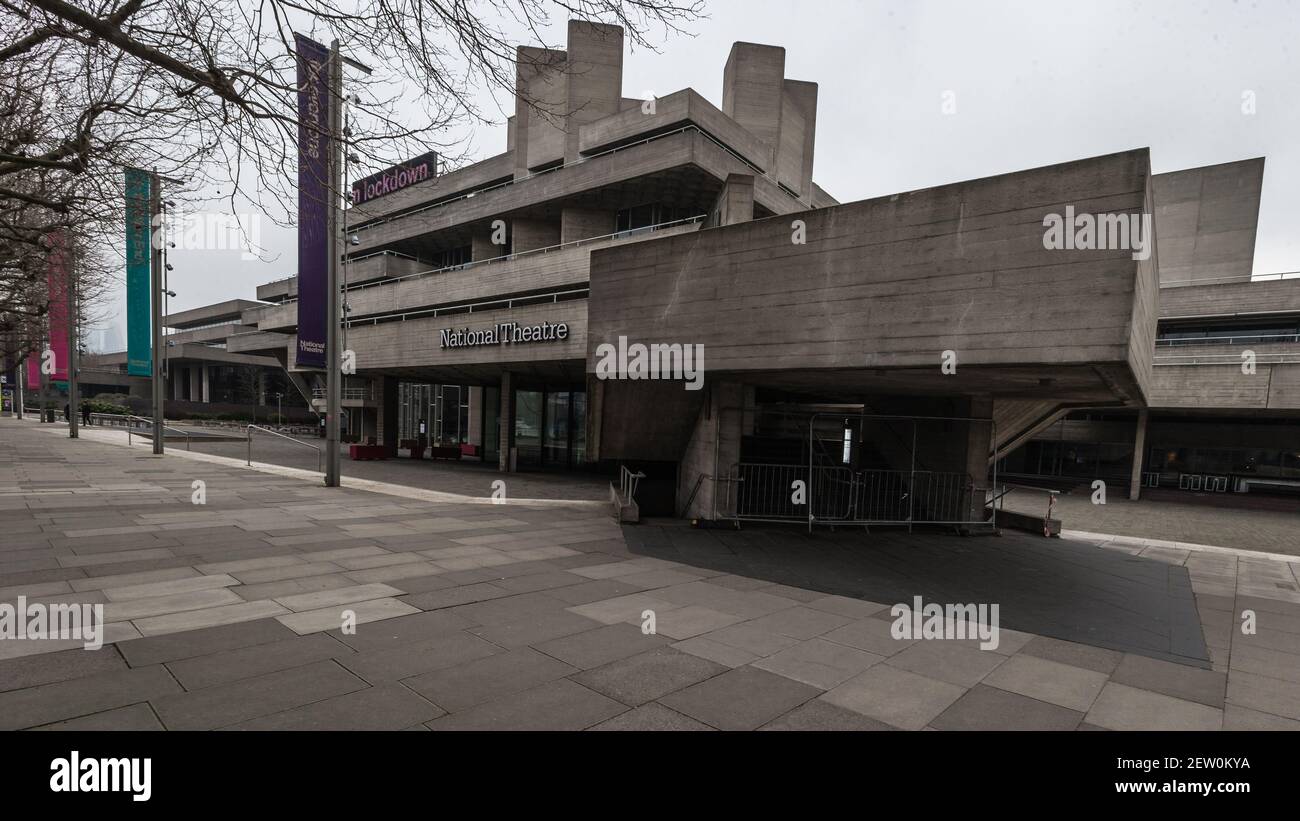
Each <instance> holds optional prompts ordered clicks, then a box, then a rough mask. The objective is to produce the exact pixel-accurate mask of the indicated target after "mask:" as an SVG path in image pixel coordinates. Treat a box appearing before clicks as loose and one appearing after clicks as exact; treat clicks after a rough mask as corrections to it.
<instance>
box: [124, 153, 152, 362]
mask: <svg viewBox="0 0 1300 821" xmlns="http://www.w3.org/2000/svg"><path fill="white" fill-rule="evenodd" d="M149 205H150V200H149V172H147V171H141V170H140V169H138V168H128V169H126V372H127V373H128V374H130V375H131V376H152V375H153V356H152V354H151V350H150V349H151V347H152V344H153V327H152V321H153V315H152V314H151V313H150V310H149V297H150V294H149V260H150V256H151V251H152V248H151V247H150V236H151V228H152V224H153V215H152V214H150V213H149Z"/></svg>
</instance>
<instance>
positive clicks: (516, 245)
mask: <svg viewBox="0 0 1300 821" xmlns="http://www.w3.org/2000/svg"><path fill="white" fill-rule="evenodd" d="M559 244H560V224H559V223H558V222H548V221H545V220H531V219H515V220H511V221H510V251H511V253H514V254H518V253H522V252H524V251H532V250H534V249H536V248H549V247H551V246H552V245H559Z"/></svg>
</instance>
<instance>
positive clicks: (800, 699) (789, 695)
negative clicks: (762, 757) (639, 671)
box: [659, 666, 821, 730]
mask: <svg viewBox="0 0 1300 821" xmlns="http://www.w3.org/2000/svg"><path fill="white" fill-rule="evenodd" d="M820 693H821V690H818V689H817V688H816V687H810V686H808V685H807V684H801V683H800V682H797V681H792V680H790V679H788V678H786V677H784V676H779V675H776V674H775V673H769V672H767V671H766V670H759V669H756V668H754V667H749V666H746V667H738V668H736V669H734V670H729V671H727V672H725V673H723V674H721V675H718V676H714V677H713V678H710V679H708V680H706V681H702V682H700V683H699V684H695V685H692V686H690V687H687V688H685V689H683V690H679V691H677V692H675V693H672V694H670V695H667V696H664V697H663V698H661V699H659V701H660V702H661V703H662V704H663V705H664V706H666V707H668V708H670V709H673V710H676V711H677V712H679V713H683V714H685V715H688V716H690V717H691V718H694V719H696V720H697V721H701V722H703V723H705V724H708V725H709V726H710V727H716V728H717V729H719V730H754V729H757V728H759V727H761V726H763V725H764V724H766V723H768V722H769V721H771V720H772V719H774V718H776V717H777V716H780V715H782V714H784V713H787V712H789V711H790V710H793V709H794V708H795V707H798V706H799V705H800V704H803V703H804V702H806V701H808V700H810V699H812V698H815V697H816V696H818V695H819V694H820Z"/></svg>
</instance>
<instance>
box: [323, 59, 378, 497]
mask: <svg viewBox="0 0 1300 821" xmlns="http://www.w3.org/2000/svg"><path fill="white" fill-rule="evenodd" d="M344 62H346V63H347V64H348V65H349V66H352V67H353V68H356V69H358V70H359V71H362V72H364V73H366V74H369V73H370V69H369V68H367V67H366V66H364V65H362V64H361V63H358V62H357V61H356V60H352V59H350V58H347V57H344V56H343V53H342V52H341V51H340V49H339V41H338V40H337V39H336V40H334V42H333V43H331V44H330V138H331V139H330V152H329V188H330V209H329V218H328V233H329V236H328V239H327V241H326V244H325V249H326V253H327V254H328V261H329V267H328V273H327V279H326V287H327V289H328V292H329V293H328V297H327V299H326V302H325V311H326V314H325V315H326V318H327V322H326V335H325V486H326V487H338V486H339V468H340V465H339V415H340V412H341V411H342V409H343V373H342V365H343V351H342V348H341V347H340V345H339V330H340V326H341V325H342V312H341V311H340V310H339V297H340V289H339V284H340V282H339V280H340V276H339V264H340V258H341V257H342V253H341V248H342V247H343V246H342V243H340V242H339V239H340V237H341V234H342V229H343V226H344V225H345V217H344V216H343V209H342V207H341V205H342V198H343V193H344V192H343V177H344V162H343V157H344V139H345V137H344V135H343V133H342V132H343V128H342V125H343V116H342V115H343V101H344V100H343V63H344Z"/></svg>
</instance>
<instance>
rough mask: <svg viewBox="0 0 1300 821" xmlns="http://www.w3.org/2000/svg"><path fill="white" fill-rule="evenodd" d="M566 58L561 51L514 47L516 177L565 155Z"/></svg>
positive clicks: (564, 53) (565, 54)
mask: <svg viewBox="0 0 1300 821" xmlns="http://www.w3.org/2000/svg"><path fill="white" fill-rule="evenodd" d="M567 60H568V53H567V52H564V51H557V50H553V49H544V48H534V47H531V46H521V47H520V48H517V49H516V50H515V138H514V144H515V145H514V166H515V179H520V178H522V177H526V176H528V175H529V174H530V173H532V169H534V168H537V167H539V166H544V165H547V164H549V163H551V162H556V161H561V160H563V159H564V139H565V135H564V113H565V112H564V110H565V107H566V106H567V103H568V100H567V99H566V98H567V92H568V84H567V82H566V76H565V68H566V65H567Z"/></svg>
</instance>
